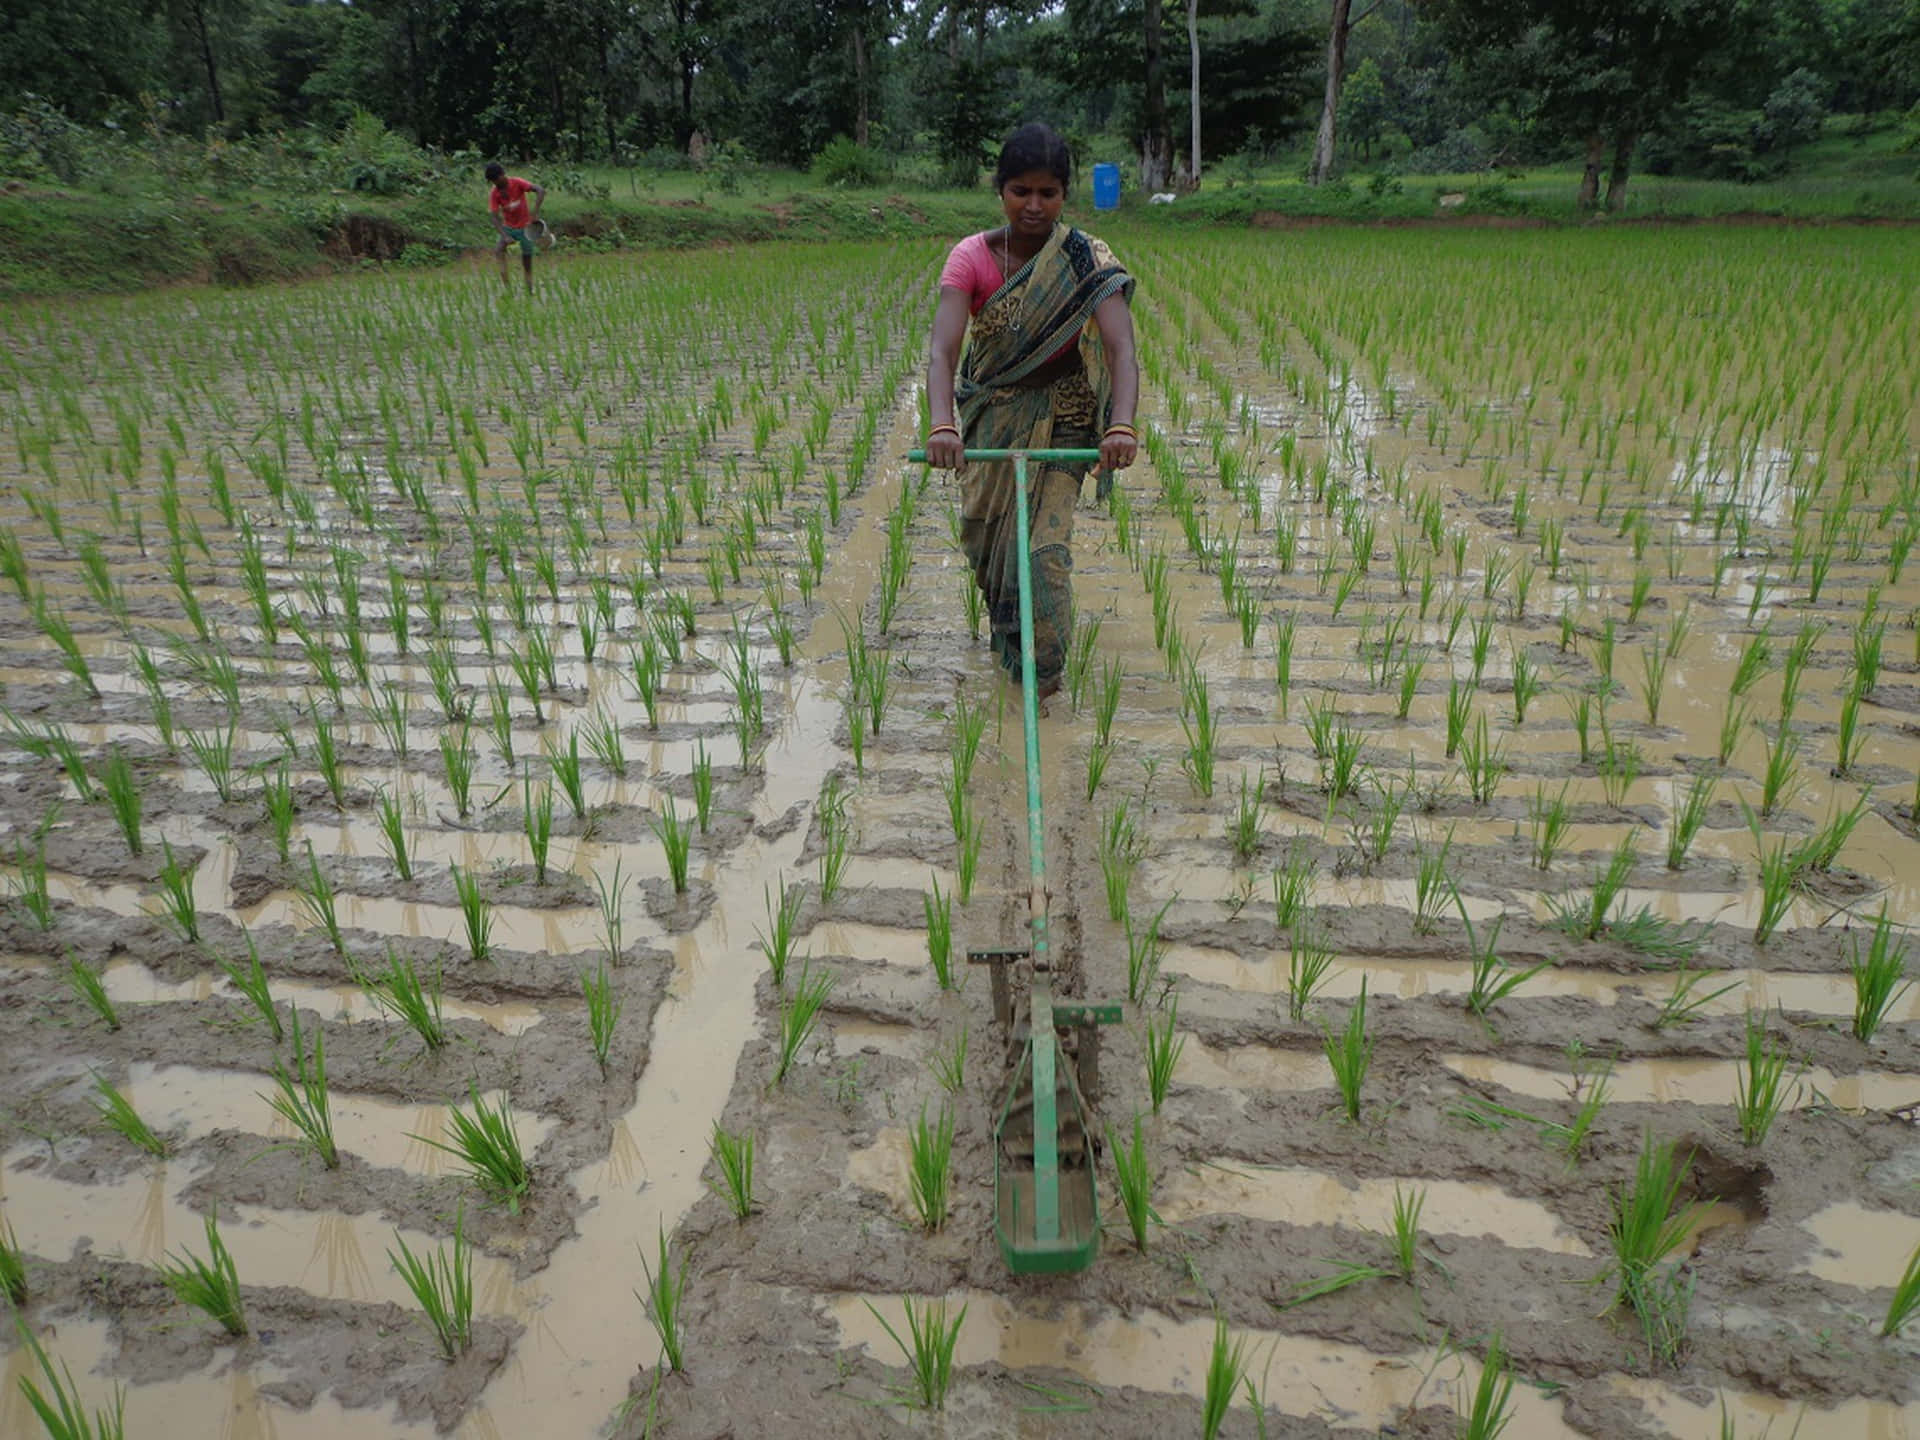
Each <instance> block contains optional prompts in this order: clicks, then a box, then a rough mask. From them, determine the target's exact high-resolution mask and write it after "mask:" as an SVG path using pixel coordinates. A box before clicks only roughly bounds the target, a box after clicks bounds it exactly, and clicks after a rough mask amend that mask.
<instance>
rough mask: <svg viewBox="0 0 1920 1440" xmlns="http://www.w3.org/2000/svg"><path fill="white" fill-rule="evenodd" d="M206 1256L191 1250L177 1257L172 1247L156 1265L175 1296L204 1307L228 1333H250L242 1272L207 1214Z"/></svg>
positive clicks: (194, 1305) (198, 1308) (213, 1220)
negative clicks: (243, 1300)
mask: <svg viewBox="0 0 1920 1440" xmlns="http://www.w3.org/2000/svg"><path fill="white" fill-rule="evenodd" d="M206 1224H207V1258H206V1259H205V1260H202V1259H201V1258H200V1257H199V1256H198V1255H195V1254H194V1253H193V1252H192V1251H191V1250H188V1251H186V1252H185V1253H184V1254H182V1255H180V1256H178V1257H176V1256H175V1255H174V1254H173V1252H172V1251H171V1250H169V1251H168V1252H167V1256H166V1259H164V1260H162V1261H160V1262H159V1264H158V1265H157V1266H156V1267H155V1268H157V1269H158V1270H159V1272H160V1279H161V1280H162V1281H163V1282H164V1283H165V1284H166V1287H167V1289H169V1290H171V1291H172V1292H173V1296H174V1298H175V1299H176V1300H179V1301H181V1302H183V1303H185V1304H188V1305H191V1306H193V1307H194V1309H196V1310H204V1311H205V1312H206V1313H207V1314H208V1315H210V1316H212V1317H213V1318H214V1319H215V1320H218V1321H219V1322H220V1326H221V1328H222V1329H224V1330H225V1331H226V1332H227V1334H229V1335H244V1334H246V1333H247V1315H246V1310H245V1308H244V1306H243V1305H242V1303H241V1299H240V1273H239V1271H238V1269H237V1268H236V1267H235V1265H234V1263H233V1255H232V1253H231V1252H229V1251H228V1249H227V1247H226V1244H225V1243H224V1242H223V1241H222V1240H221V1239H220V1229H219V1226H218V1225H217V1224H216V1223H215V1218H214V1216H212V1215H209V1216H207V1222H206Z"/></svg>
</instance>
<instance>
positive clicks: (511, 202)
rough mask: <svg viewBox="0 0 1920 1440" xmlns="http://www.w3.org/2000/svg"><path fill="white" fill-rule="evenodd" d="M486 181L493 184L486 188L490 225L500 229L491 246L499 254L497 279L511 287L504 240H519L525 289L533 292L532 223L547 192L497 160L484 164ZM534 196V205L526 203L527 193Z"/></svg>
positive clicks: (535, 222) (535, 221)
mask: <svg viewBox="0 0 1920 1440" xmlns="http://www.w3.org/2000/svg"><path fill="white" fill-rule="evenodd" d="M487 183H488V184H490V185H491V186H492V187H493V188H492V189H491V190H489V191H488V192H487V210H488V211H489V212H490V213H491V214H492V216H493V228H494V229H496V230H498V231H499V232H500V242H499V244H497V245H495V246H494V247H493V253H494V254H495V255H498V256H499V257H500V283H501V284H502V285H505V286H508V287H509V288H511V287H512V284H513V282H512V281H511V280H509V279H508V278H507V243H508V242H509V241H512V240H518V241H519V242H520V269H521V271H522V272H523V273H524V274H525V275H526V277H527V293H528V294H529V295H531V294H532V293H533V227H534V225H535V224H537V223H538V222H539V220H540V206H541V204H542V203H543V202H544V201H545V200H546V198H547V192H546V191H545V190H544V189H543V188H541V187H540V186H538V185H536V184H534V183H533V182H532V181H531V180H522V179H521V178H520V177H519V176H518V175H509V174H507V171H506V167H505V166H503V165H502V164H500V162H499V161H497V160H496V161H494V162H493V163H492V164H491V165H489V166H487ZM529 195H531V196H533V206H532V208H531V209H529V208H528V206H527V196H529Z"/></svg>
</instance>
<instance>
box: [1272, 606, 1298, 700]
mask: <svg viewBox="0 0 1920 1440" xmlns="http://www.w3.org/2000/svg"><path fill="white" fill-rule="evenodd" d="M1297 620H1298V617H1297V616H1296V615H1295V614H1294V612H1293V611H1291V610H1289V611H1288V612H1287V613H1286V614H1285V615H1283V616H1280V617H1279V618H1278V619H1276V620H1275V621H1274V626H1273V663H1274V683H1275V685H1276V687H1277V688H1278V690H1279V692H1280V713H1281V714H1282V715H1285V714H1286V713H1287V703H1288V699H1289V697H1290V696H1291V694H1292V690H1293V642H1294V636H1295V634H1296V633H1297Z"/></svg>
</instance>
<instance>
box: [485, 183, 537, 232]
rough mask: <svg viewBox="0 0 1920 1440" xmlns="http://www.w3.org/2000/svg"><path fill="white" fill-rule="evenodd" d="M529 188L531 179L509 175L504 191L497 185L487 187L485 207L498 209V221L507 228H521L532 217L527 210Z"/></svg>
mask: <svg viewBox="0 0 1920 1440" xmlns="http://www.w3.org/2000/svg"><path fill="white" fill-rule="evenodd" d="M531 189H533V182H532V181H531V180H522V179H521V178H520V177H519V176H518V175H509V176H508V177H507V185H506V189H505V190H504V191H503V190H502V189H501V188H500V187H499V186H498V185H489V186H488V187H487V209H489V210H495V211H498V212H499V215H500V223H501V224H503V225H505V226H506V227H507V228H508V229H510V230H519V229H522V228H523V227H524V226H525V225H526V223H527V221H529V220H531V219H532V218H533V216H532V215H531V214H530V213H529V212H528V210H527V192H528V191H529V190H531Z"/></svg>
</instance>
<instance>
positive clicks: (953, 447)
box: [927, 430, 966, 470]
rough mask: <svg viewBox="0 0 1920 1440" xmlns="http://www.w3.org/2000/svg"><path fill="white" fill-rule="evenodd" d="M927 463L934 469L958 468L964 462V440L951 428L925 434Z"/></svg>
mask: <svg viewBox="0 0 1920 1440" xmlns="http://www.w3.org/2000/svg"><path fill="white" fill-rule="evenodd" d="M927 463H928V464H929V465H931V466H933V468H934V469H936V470H958V469H960V468H961V467H962V466H963V465H964V464H965V463H966V442H965V441H963V440H962V439H961V438H960V437H959V436H958V435H956V434H954V432H953V431H951V430H938V431H935V432H934V433H933V434H931V435H929V436H927Z"/></svg>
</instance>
